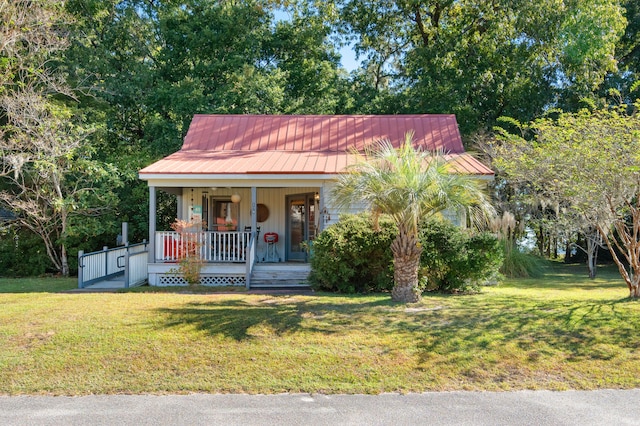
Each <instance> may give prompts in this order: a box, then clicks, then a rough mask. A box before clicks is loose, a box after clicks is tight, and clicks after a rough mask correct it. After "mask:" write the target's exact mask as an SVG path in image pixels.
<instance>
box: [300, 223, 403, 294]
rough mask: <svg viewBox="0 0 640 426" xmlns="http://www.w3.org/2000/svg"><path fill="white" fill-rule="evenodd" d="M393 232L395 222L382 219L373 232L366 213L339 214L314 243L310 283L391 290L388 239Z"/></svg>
mask: <svg viewBox="0 0 640 426" xmlns="http://www.w3.org/2000/svg"><path fill="white" fill-rule="evenodd" d="M396 233H397V231H396V227H395V225H394V224H393V223H392V222H390V221H389V220H386V219H384V218H381V220H380V230H379V231H374V230H373V224H372V222H371V217H370V215H368V214H360V215H344V216H341V217H340V221H339V222H338V223H336V224H334V225H332V226H330V227H328V228H327V229H325V230H324V231H322V232H321V233H320V234H319V235H318V236H317V237H316V239H315V240H314V242H313V251H312V254H311V258H310V262H311V274H310V276H309V281H310V283H311V286H312V287H313V288H314V289H316V290H325V291H334V292H339V293H366V292H380V291H389V290H391V288H392V287H393V255H392V253H391V242H392V241H393V240H394V239H395V237H396Z"/></svg>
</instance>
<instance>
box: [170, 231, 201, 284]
mask: <svg viewBox="0 0 640 426" xmlns="http://www.w3.org/2000/svg"><path fill="white" fill-rule="evenodd" d="M171 229H173V230H174V231H176V232H177V233H178V235H179V239H178V240H176V241H174V244H175V246H174V247H175V248H174V250H175V251H176V252H177V262H178V268H177V270H175V271H171V272H173V273H175V274H179V275H182V277H183V278H184V279H185V281H186V282H187V283H189V285H196V284H200V271H201V270H202V265H203V264H204V260H203V259H202V256H201V254H200V250H201V248H202V242H201V240H200V239H199V236H200V232H199V230H200V229H202V222H196V221H191V222H189V221H185V220H181V219H176V221H175V222H174V223H173V224H171Z"/></svg>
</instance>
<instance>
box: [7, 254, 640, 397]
mask: <svg viewBox="0 0 640 426" xmlns="http://www.w3.org/2000/svg"><path fill="white" fill-rule="evenodd" d="M599 273H600V276H599V278H597V279H596V280H594V281H591V280H589V279H588V278H586V273H585V270H584V267H577V266H565V265H559V264H556V265H553V266H552V267H550V268H549V269H548V270H547V271H546V273H545V274H544V276H543V277H541V278H537V279H526V280H523V279H521V280H510V281H507V282H505V283H504V284H503V285H500V286H497V287H490V288H486V289H484V291H483V292H482V293H480V294H476V295H468V296H446V295H430V294H429V295H426V296H425V298H424V300H423V301H422V302H421V303H419V304H414V305H408V306H407V305H402V304H396V303H393V302H391V301H390V300H389V296H388V295H367V296H336V295H328V294H319V295H312V296H302V295H296V296H277V295H252V294H219V293H218V294H176V293H144V292H141V291H143V290H137V291H136V292H126V293H94V294H55V293H45V292H41V291H42V288H43V287H42V286H43V285H44V284H42V285H35V287H36V290H34V292H32V293H24V292H20V291H19V290H18V291H15V292H8V291H6V288H7V287H6V286H7V284H6V283H7V281H6V280H0V291H1V292H2V294H0V306H1V307H0V394H11V395H15V394H55V395H85V394H110V393H189V392H211V393H214V392H215V393H218V392H223V393H224V392H244V393H280V392H320V393H379V392H413V391H415V392H421V391H436V390H516V389H554V390H561V389H598V388H634V387H638V386H640V374H638V373H639V372H640V368H639V365H640V364H639V362H640V352H639V351H638V348H639V347H640V321H638V320H639V319H640V302H636V301H632V300H629V299H628V298H627V297H626V296H627V294H628V293H627V289H626V287H625V286H624V284H623V282H622V280H621V279H620V278H619V277H618V276H617V275H616V273H615V271H614V270H610V269H601V270H600V272H599ZM45 281H46V280H45ZM54 281H55V280H54ZM9 282H10V283H11V281H9ZM10 285H14V286H15V285H17V288H18V289H20V288H22V287H20V285H18V284H16V283H15V282H13V284H10ZM50 285H51V286H52V287H56V286H57V285H61V286H62V284H58V283H54V284H50ZM45 287H46V286H45ZM70 288H73V286H71V287H70Z"/></svg>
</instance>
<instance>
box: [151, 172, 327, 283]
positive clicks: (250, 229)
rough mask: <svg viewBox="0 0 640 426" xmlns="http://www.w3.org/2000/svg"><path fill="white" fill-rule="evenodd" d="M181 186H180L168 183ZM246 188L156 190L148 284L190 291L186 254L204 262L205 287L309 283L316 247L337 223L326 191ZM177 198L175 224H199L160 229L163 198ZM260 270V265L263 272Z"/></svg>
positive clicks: (193, 185) (199, 185) (215, 185)
mask: <svg viewBox="0 0 640 426" xmlns="http://www.w3.org/2000/svg"><path fill="white" fill-rule="evenodd" d="M166 183H168V184H173V185H175V184H176V183H175V182H171V183H169V182H166ZM297 183H298V184H299V185H300V186H289V187H257V186H252V187H245V186H240V185H239V184H238V183H237V182H235V183H231V182H226V185H221V184H220V182H219V181H217V182H206V183H204V182H188V183H185V184H186V185H185V186H181V187H173V186H168V185H167V186H159V187H156V186H150V187H149V212H150V215H149V216H150V217H149V224H150V225H149V233H150V235H153V236H154V237H153V238H152V239H151V243H150V247H149V264H148V272H149V278H148V281H149V284H150V285H158V286H166V285H185V284H186V281H185V280H184V279H183V278H182V277H181V276H180V274H178V273H177V271H178V266H179V264H178V262H179V261H180V259H181V258H183V257H184V256H185V255H186V254H187V253H189V254H190V255H195V256H197V257H198V258H199V259H200V260H201V261H202V268H201V283H202V284H203V285H221V286H222V285H223V286H227V285H240V286H245V287H246V288H251V287H252V283H254V284H255V285H260V286H265V285H267V284H268V283H267V282H266V280H265V277H271V281H272V282H273V285H274V286H283V285H285V284H286V285H287V286H291V285H295V284H296V283H298V284H299V283H304V282H305V281H306V277H307V276H308V274H309V272H310V267H309V265H308V260H309V247H310V245H311V242H312V241H313V240H314V239H315V237H316V235H317V234H318V233H319V232H320V231H321V230H322V229H324V227H326V226H327V225H328V224H330V222H331V221H332V219H333V220H335V219H337V217H336V215H333V218H332V217H331V214H330V213H329V210H328V209H327V207H326V206H325V204H324V202H323V200H324V193H325V191H326V189H325V185H324V184H322V185H320V186H318V184H317V183H315V185H314V184H313V183H312V182H303V181H298V182H297ZM159 191H163V192H165V193H168V194H171V195H172V196H175V201H176V206H177V209H176V215H175V217H176V219H179V220H182V221H185V222H188V223H190V224H192V225H193V227H192V228H190V229H188V230H186V231H185V230H182V231H180V232H178V231H176V230H169V229H167V228H168V226H167V224H162V225H158V223H157V222H158V221H157V209H158V201H157V199H158V192H159ZM257 265H259V267H256V266H257Z"/></svg>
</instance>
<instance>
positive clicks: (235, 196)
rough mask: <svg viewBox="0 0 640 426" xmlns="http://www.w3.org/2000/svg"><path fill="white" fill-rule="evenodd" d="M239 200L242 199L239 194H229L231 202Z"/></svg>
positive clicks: (235, 202)
mask: <svg viewBox="0 0 640 426" xmlns="http://www.w3.org/2000/svg"><path fill="white" fill-rule="evenodd" d="M240 200H242V197H240V194H233V195H232V196H231V202H232V203H234V204H238V203H239V202H240Z"/></svg>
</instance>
